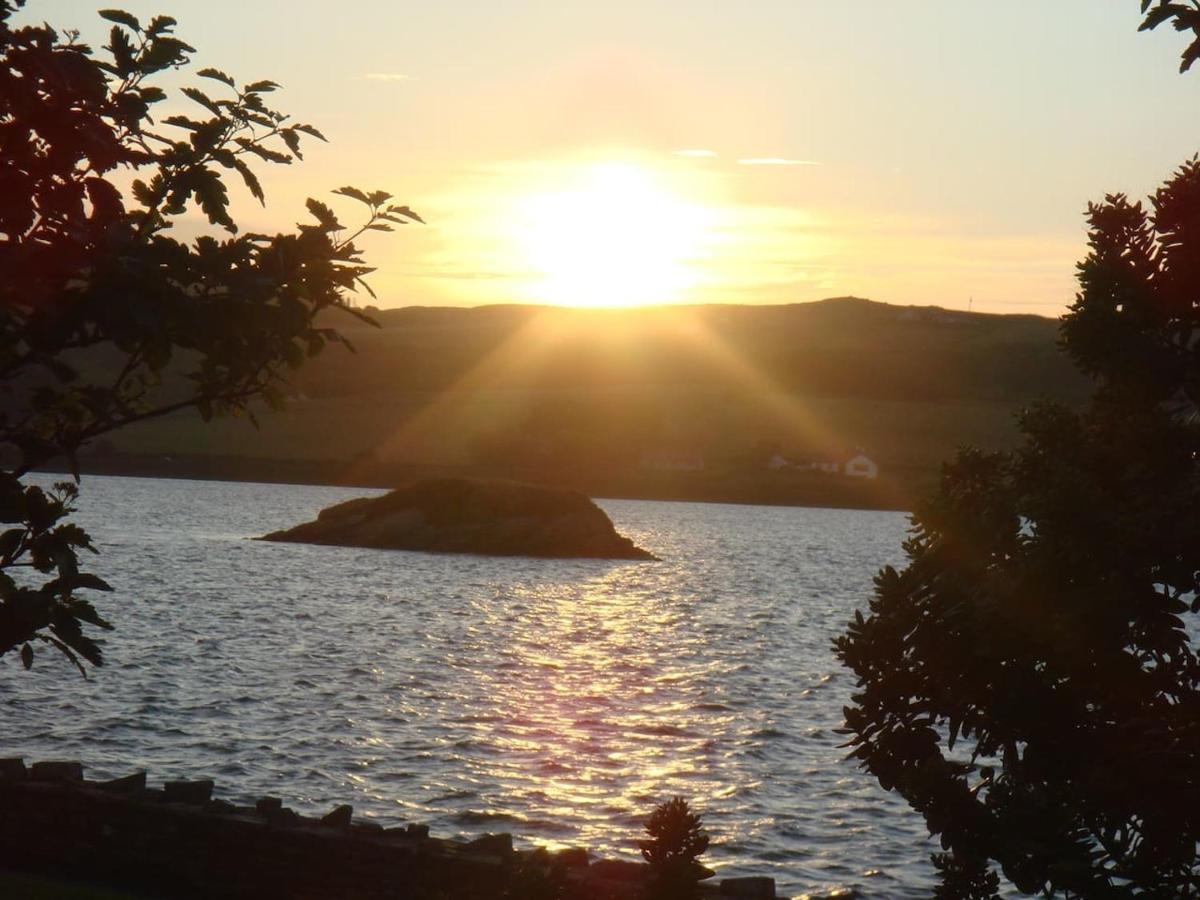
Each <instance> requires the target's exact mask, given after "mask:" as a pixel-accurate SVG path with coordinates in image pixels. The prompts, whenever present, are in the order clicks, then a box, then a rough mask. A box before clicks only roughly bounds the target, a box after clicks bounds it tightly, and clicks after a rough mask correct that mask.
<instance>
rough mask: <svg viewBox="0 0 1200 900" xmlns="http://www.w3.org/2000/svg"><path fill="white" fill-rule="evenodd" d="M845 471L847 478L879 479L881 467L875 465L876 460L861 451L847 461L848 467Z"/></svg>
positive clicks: (846, 466)
mask: <svg viewBox="0 0 1200 900" xmlns="http://www.w3.org/2000/svg"><path fill="white" fill-rule="evenodd" d="M843 471H844V472H845V473H846V477H847V478H878V477H879V466H878V465H876V464H875V460H873V459H871V457H869V456H867V454H865V453H863V452H862V451H861V450H860V451H859V452H858V453H857V454H856V455H855V456H852V457H850V459H848V460H846V465H845V468H844V469H843Z"/></svg>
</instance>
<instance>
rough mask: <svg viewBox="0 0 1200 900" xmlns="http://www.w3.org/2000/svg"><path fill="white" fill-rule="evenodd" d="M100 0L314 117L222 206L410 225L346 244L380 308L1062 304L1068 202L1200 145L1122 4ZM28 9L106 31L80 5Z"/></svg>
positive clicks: (1147, 180)
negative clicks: (161, 18)
mask: <svg viewBox="0 0 1200 900" xmlns="http://www.w3.org/2000/svg"><path fill="white" fill-rule="evenodd" d="M124 7H125V8H127V9H129V10H130V11H131V12H133V13H134V14H136V15H138V16H140V17H142V18H143V19H148V18H149V17H150V16H152V15H153V14H155V13H168V14H171V15H173V16H175V17H176V18H177V19H179V23H180V24H179V28H178V34H179V36H180V37H182V38H183V39H184V40H187V41H188V42H189V43H191V44H193V45H194V46H196V47H197V50H198V53H197V56H196V63H197V65H196V67H199V66H204V65H213V66H217V67H219V68H222V69H225V70H226V71H228V72H230V73H231V74H233V75H234V76H235V77H236V78H238V79H239V80H243V81H250V80H254V79H258V78H273V79H275V80H277V81H279V82H280V83H282V84H283V85H284V88H285V90H283V91H281V92H280V93H278V94H277V95H276V98H277V102H278V105H279V107H280V108H282V109H284V110H286V111H288V112H290V113H293V114H294V115H295V116H296V117H297V118H298V119H300V120H302V121H307V122H311V123H313V124H315V125H317V126H318V127H319V128H321V129H322V130H323V131H324V132H325V133H326V134H327V135H328V136H329V137H330V139H331V143H330V144H329V145H328V146H320V147H315V146H314V147H311V148H310V151H309V152H307V153H306V161H305V162H304V163H303V164H301V165H299V166H293V167H290V168H287V169H284V168H282V167H276V168H275V169H274V170H273V171H270V172H269V173H267V174H266V177H265V178H264V183H265V186H266V188H267V194H268V207H267V208H266V209H265V210H264V209H260V208H258V207H257V205H256V204H255V203H254V202H253V201H252V200H250V199H249V198H245V197H243V198H240V199H239V200H238V203H237V212H238V214H239V216H240V221H242V222H243V224H244V225H245V226H246V227H249V228H254V229H256V230H262V229H272V228H285V227H288V226H290V225H291V224H292V223H294V222H295V221H297V220H298V219H299V218H302V216H303V201H304V198H305V197H306V196H309V195H314V196H318V197H321V198H322V199H326V200H328V199H329V197H328V194H327V192H328V190H330V189H333V188H336V187H338V186H340V185H343V184H353V185H357V186H360V187H363V188H368V189H373V188H383V189H386V190H389V191H391V192H392V193H394V194H395V195H396V197H397V199H398V200H399V201H401V202H404V203H408V204H410V205H411V206H412V207H413V208H414V209H416V210H417V211H418V212H420V213H421V214H422V215H423V216H424V217H425V218H426V220H427V221H428V223H429V224H428V225H427V226H425V227H422V226H413V227H410V228H406V229H404V230H402V232H401V233H400V234H397V235H372V236H371V239H370V241H369V242H368V245H367V251H368V256H369V259H370V261H371V262H372V263H373V264H375V265H377V266H378V267H379V271H378V272H377V273H376V274H375V275H374V276H373V278H372V279H371V283H372V285H373V287H374V288H375V290H376V292H377V293H378V294H379V298H380V299H379V303H380V305H383V306H404V305H414V304H423V305H440V304H468V305H477V304H484V303H509V302H560V303H572V304H574V303H589V304H590V303H612V304H614V305H625V304H630V303H650V302H739V303H781V302H798V301H807V300H816V299H820V298H823V297H828V296H837V295H846V294H855V295H858V296H865V297H869V298H871V299H875V300H880V301H885V302H889V303H903V304H907V303H915V304H939V305H942V306H947V307H952V308H966V307H967V305H968V303H969V302H970V301H972V300H973V308H974V309H975V310H977V311H994V312H1037V313H1043V314H1048V315H1057V314H1059V313H1060V312H1061V311H1062V310H1063V309H1064V307H1065V306H1066V305H1067V304H1068V303H1070V302H1071V299H1072V297H1073V294H1074V265H1075V263H1076V262H1077V261H1078V259H1079V258H1080V256H1081V255H1082V253H1083V247H1084V232H1083V216H1082V214H1083V211H1084V208H1085V206H1086V203H1087V201H1088V200H1095V199H1099V198H1101V197H1102V196H1103V195H1104V193H1105V192H1108V191H1125V192H1128V193H1131V194H1135V195H1141V194H1144V193H1146V192H1148V191H1150V190H1151V189H1153V187H1154V186H1155V185H1156V184H1157V183H1158V182H1159V181H1161V180H1162V178H1163V177H1165V176H1166V175H1167V174H1168V173H1169V172H1170V171H1171V169H1172V168H1174V166H1176V165H1177V164H1178V163H1179V162H1181V161H1182V160H1183V159H1184V158H1186V157H1189V156H1190V155H1191V154H1192V153H1194V152H1195V151H1196V150H1197V149H1200V117H1197V116H1196V115H1195V112H1196V109H1197V99H1200V75H1197V74H1193V75H1192V76H1190V77H1189V76H1180V75H1179V74H1177V71H1176V69H1177V59H1178V52H1179V50H1180V49H1181V46H1182V43H1181V42H1182V38H1181V37H1179V36H1177V35H1174V34H1172V33H1170V32H1163V33H1154V34H1150V35H1145V34H1138V33H1137V31H1136V29H1137V25H1138V20H1139V17H1138V3H1137V0H1055V2H1054V3H1047V2H1045V0H1007V2H1005V3H1003V4H997V3H994V2H990V0H958V2H950V0H927V2H916V0H913V2H909V3H895V2H894V0H859V2H856V3H853V4H848V3H847V4H839V3H828V2H825V0H779V2H767V0H754V2H744V3H738V4H733V3H722V2H699V0H687V2H685V0H672V2H666V0H640V2H632V0H609V2H604V3H571V2H560V3H555V4H550V3H540V2H533V0H525V2H505V0H487V2H483V0H479V2H447V3H443V4H439V5H437V6H436V8H435V7H434V6H433V5H432V4H427V3H422V4H417V3H410V2H382V0H379V2H368V0H343V2H341V3H338V4H327V3H317V2H315V0H294V2H268V0H253V2H246V0H241V2H233V0H205V2H197V0H175V2H173V3H172V2H170V0H156V2H142V0H137V2H129V3H126V4H124ZM22 16H23V17H24V18H32V19H39V20H40V19H45V20H47V21H49V22H50V23H51V24H52V25H55V26H58V27H64V28H67V27H73V28H79V29H81V30H82V31H83V33H84V37H85V39H88V40H90V41H91V42H93V43H103V38H102V35H103V34H104V31H103V28H102V23H100V21H99V20H98V19H97V17H96V16H95V12H94V5H93V4H92V3H86V2H80V0H30V4H29V7H28V9H27V10H26V12H24V13H23V14H22ZM184 74H185V76H186V73H184ZM176 80H178V79H176ZM186 82H187V79H186V77H185V78H184V79H183V83H186ZM184 102H186V101H184ZM364 302H366V299H365V298H364Z"/></svg>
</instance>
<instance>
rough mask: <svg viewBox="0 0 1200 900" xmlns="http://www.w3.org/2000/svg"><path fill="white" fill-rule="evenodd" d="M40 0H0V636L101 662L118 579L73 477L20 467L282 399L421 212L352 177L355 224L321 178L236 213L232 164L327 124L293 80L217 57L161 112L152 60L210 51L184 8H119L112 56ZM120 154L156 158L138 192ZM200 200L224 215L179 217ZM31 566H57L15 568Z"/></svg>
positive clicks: (140, 164) (275, 156) (175, 60)
mask: <svg viewBox="0 0 1200 900" xmlns="http://www.w3.org/2000/svg"><path fill="white" fill-rule="evenodd" d="M23 5H24V0H0V461H2V464H3V467H4V468H3V471H2V472H0V524H3V525H6V526H8V527H7V529H6V530H4V531H3V532H2V533H0V655H3V654H4V653H6V652H8V651H10V650H13V649H15V648H17V647H20V648H21V657H22V659H23V661H24V662H25V665H26V666H29V665H30V664H31V661H32V658H33V650H32V645H31V643H30V642H31V641H34V640H39V641H45V642H48V643H50V644H52V645H53V646H55V647H57V648H58V649H60V650H61V651H62V652H64V653H65V654H66V655H67V656H68V657H69V658H70V659H71V660H72V661H73V662H75V664H76V665H77V666H79V667H80V670H81V671H83V667H82V665H81V663H80V661H79V660H80V658H82V659H84V660H87V661H89V662H91V663H93V664H94V665H99V664H100V661H101V653H100V649H99V647H98V646H97V644H96V643H95V641H93V640H92V639H91V638H89V637H87V636H86V635H85V634H84V632H83V628H82V626H83V625H84V624H90V625H94V626H99V627H101V628H107V627H109V626H108V623H107V622H105V621H104V620H103V619H102V618H101V617H100V616H99V615H98V614H97V612H96V610H95V609H94V608H93V607H92V606H91V604H90V603H89V602H88V601H87V600H85V599H83V598H81V597H79V596H78V595H77V593H76V592H77V591H79V590H81V589H100V590H105V589H107V585H105V584H104V582H103V581H101V580H100V579H98V578H96V577H95V576H91V575H87V574H85V573H81V572H80V571H79V566H78V556H77V553H78V551H80V550H82V549H91V545H90V542H89V540H88V536H87V535H86V534H85V533H84V532H83V531H82V530H81V529H80V528H78V527H77V526H74V525H70V524H65V523H64V522H63V519H64V518H65V517H66V516H67V515H68V514H69V513H70V511H71V504H72V501H73V500H74V498H75V488H74V486H73V485H69V484H64V485H59V486H58V487H57V488H56V489H55V490H54V491H52V492H50V493H46V492H44V491H42V490H40V489H39V488H37V487H34V486H28V485H25V484H24V483H23V482H22V477H23V476H24V475H25V474H26V473H27V472H29V471H30V470H31V469H33V468H35V467H37V466H40V465H42V464H44V463H46V462H48V461H50V460H51V459H53V458H55V457H60V458H63V459H65V460H67V462H68V463H69V465H70V466H71V468H72V470H73V471H75V474H76V479H78V472H77V470H76V465H75V454H76V451H77V449H78V448H79V447H80V446H82V445H83V444H85V443H87V442H88V441H90V440H92V439H94V438H96V437H98V436H100V435H103V434H106V433H107V432H109V431H112V430H114V429H116V428H120V427H122V426H124V425H127V424H130V423H132V422H138V421H142V420H145V419H149V418H154V417H157V416H162V415H166V414H168V413H171V412H175V411H177V410H182V409H187V408H189V407H191V408H194V409H196V410H198V411H199V413H200V415H201V416H203V417H204V418H205V419H206V420H207V419H209V418H211V417H212V416H214V415H221V414H227V413H232V414H249V413H250V410H249V404H250V402H251V401H252V400H254V399H256V398H261V399H263V400H265V401H267V402H268V403H272V402H275V401H277V400H278V398H279V385H280V384H281V382H282V380H283V378H284V375H285V373H286V371H287V370H288V369H289V368H292V367H295V366H298V365H299V364H300V363H301V362H302V361H303V360H304V359H305V358H306V357H308V356H312V355H314V354H316V353H319V352H320V351H321V350H322V349H323V348H324V347H325V346H326V345H327V344H329V343H333V342H340V343H345V342H344V341H343V339H342V338H341V337H340V336H339V335H338V333H337V332H336V331H335V330H333V329H331V328H329V327H326V326H325V325H323V324H322V323H320V322H318V320H317V316H318V314H320V313H321V312H323V311H324V310H327V309H340V310H344V311H346V312H349V313H351V314H353V315H357V316H359V318H366V317H365V316H363V315H362V314H361V313H359V312H358V311H357V310H355V309H354V307H353V305H352V303H351V302H350V300H349V299H348V296H349V294H348V292H350V291H353V290H354V289H355V288H356V287H358V286H363V284H364V283H363V281H362V278H363V276H364V275H365V274H367V273H368V272H370V271H371V270H370V269H369V268H368V267H366V266H365V264H364V263H363V260H362V258H361V256H360V254H359V251H358V248H357V247H356V245H355V243H354V241H355V240H356V239H357V238H358V237H359V235H361V234H362V233H363V232H364V231H366V230H378V231H388V230H391V226H392V225H394V224H403V223H405V222H406V221H409V220H418V221H419V219H418V217H417V216H416V214H414V213H413V212H412V211H411V210H409V209H408V208H407V207H403V206H395V205H392V204H391V203H390V202H389V201H390V199H391V198H390V196H389V195H388V194H386V193H383V192H381V191H377V192H374V193H370V194H367V193H364V192H362V191H359V190H357V189H355V188H342V189H340V190H339V191H336V192H335V193H338V194H341V195H343V196H346V197H350V198H353V199H354V200H357V201H359V202H361V203H363V204H364V205H365V207H366V218H365V221H364V222H363V223H362V224H361V226H360V227H359V228H358V229H356V230H354V231H353V232H352V233H350V234H346V233H345V232H344V231H343V228H342V225H341V223H340V222H339V221H338V219H337V217H336V216H335V214H334V213H333V211H332V210H330V209H329V207H327V206H326V205H325V204H323V203H320V202H319V201H317V200H309V201H308V210H309V212H310V214H311V215H312V217H313V219H314V222H313V223H310V224H305V225H301V226H299V228H298V230H297V231H295V232H293V233H288V234H276V235H265V234H238V228H237V225H236V223H235V222H234V221H233V219H232V218H231V216H230V213H229V197H228V189H227V186H226V176H228V175H230V174H232V173H236V174H237V176H238V177H239V179H240V180H241V181H243V182H244V184H245V186H246V188H247V189H248V190H249V191H250V193H251V194H252V195H253V196H254V197H255V198H256V199H258V200H259V201H260V202H263V200H264V196H263V191H262V188H261V186H260V184H259V181H258V178H257V176H256V175H255V173H254V169H253V166H252V164H255V163H263V162H267V163H280V164H288V163H291V162H292V161H293V160H298V159H300V158H301V142H302V140H305V139H309V138H316V139H318V140H324V138H323V137H322V135H321V133H320V132H319V131H317V129H315V128H313V127H312V126H311V125H306V124H302V123H295V122H292V120H290V119H289V118H288V117H287V116H285V115H283V114H282V113H279V112H277V111H275V110H273V109H271V108H270V107H269V106H268V105H267V103H266V101H265V99H264V98H265V97H266V96H267V95H268V94H270V93H271V92H272V91H274V90H275V89H276V87H278V86H277V85H276V84H275V83H274V82H271V81H257V82H253V83H251V84H246V85H241V86H239V85H238V84H237V82H235V81H234V80H233V79H232V78H231V77H230V76H228V75H226V74H225V73H223V72H220V71H218V70H216V69H211V68H208V69H201V70H199V72H197V75H199V76H200V77H202V78H205V79H208V81H209V82H210V83H211V84H212V86H213V88H214V89H215V91H214V92H213V96H210V95H209V94H208V93H205V92H204V91H202V90H200V89H199V88H196V87H186V88H184V89H183V91H182V93H183V95H184V96H185V97H186V98H187V99H188V100H189V101H191V103H193V104H194V107H195V109H196V112H195V113H194V114H193V115H171V116H166V117H164V118H162V119H161V120H155V119H154V118H153V117H152V115H151V110H152V108H153V107H154V105H155V104H157V103H160V102H161V101H162V100H163V99H164V98H165V97H166V94H165V93H164V92H163V90H162V89H161V88H159V87H157V86H155V85H154V84H152V81H153V77H154V76H155V75H156V74H158V73H160V72H162V71H164V70H166V69H171V68H179V67H181V66H184V65H186V64H187V63H188V62H189V60H190V55H191V54H192V53H193V52H194V50H193V48H192V47H190V46H188V45H187V44H185V43H184V42H183V41H181V40H179V39H178V38H176V37H175V36H174V33H173V32H174V26H175V20H174V19H171V18H170V17H167V16H157V17H155V18H154V19H153V20H152V21H150V22H149V23H148V24H146V25H144V26H143V25H142V24H141V23H140V22H139V21H138V20H137V19H136V18H135V17H134V16H132V15H130V14H129V13H126V12H123V11H120V10H103V11H101V13H100V15H101V16H103V17H104V18H105V19H107V20H108V21H110V22H111V23H112V29H111V32H110V36H109V43H108V44H107V46H106V47H105V48H104V50H105V53H104V55H103V56H102V57H96V56H93V54H92V51H91V49H90V48H89V47H87V46H86V45H84V44H81V43H79V42H78V38H77V35H75V34H68V35H67V36H66V38H65V39H64V38H63V37H61V36H60V35H59V34H57V33H56V32H55V31H54V30H53V29H51V28H50V27H49V26H46V25H40V26H29V27H23V28H16V27H13V26H12V24H11V17H12V15H13V13H14V12H15V11H16V10H17V9H18V8H20V7H21V6H23ZM123 171H124V172H133V173H135V174H136V175H137V176H138V177H136V178H134V179H133V180H132V186H131V188H130V190H129V194H128V195H126V194H125V193H124V192H123V191H122V190H121V188H120V187H119V186H118V184H117V183H116V181H115V180H114V178H115V176H117V175H118V174H120V173H121V172H123ZM189 209H198V210H199V211H200V213H201V214H202V215H203V216H204V217H205V218H206V219H207V221H208V222H209V223H210V224H211V225H212V226H213V227H214V228H216V229H220V230H223V231H224V232H226V233H227V236H226V237H224V238H223V239H218V238H217V237H216V236H204V237H200V238H198V239H197V240H195V241H194V242H192V243H185V242H182V241H180V240H178V239H176V238H174V237H173V236H172V228H173V226H174V224H175V223H176V222H177V221H178V220H179V217H180V216H181V215H183V214H184V213H185V212H187V211H188V210H189ZM368 290H369V289H368ZM368 321H369V320H368ZM20 569H32V570H34V571H36V572H39V573H42V574H43V575H46V576H51V577H50V578H49V579H48V580H45V581H43V582H41V583H40V584H39V583H37V580H36V578H35V579H30V578H23V579H20V580H19V581H18V580H17V579H14V577H13V574H15V572H16V571H17V570H20Z"/></svg>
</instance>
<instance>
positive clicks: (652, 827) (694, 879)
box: [638, 797, 711, 900]
mask: <svg viewBox="0 0 1200 900" xmlns="http://www.w3.org/2000/svg"><path fill="white" fill-rule="evenodd" d="M646 833H647V834H649V835H650V839H649V840H645V841H639V842H638V846H639V847H640V848H641V851H642V858H643V859H645V860H646V862H648V863H649V864H650V877H649V881H648V884H647V897H648V898H649V900H691V898H693V897H698V896H699V895H700V887H699V883H700V879H701V878H702V877H704V875H705V874H706V873H707V874H711V873H710V872H707V870H706V869H705V868H704V867H703V866H702V865H700V862H699V858H700V855H701V854H703V853H704V851H705V850H707V849H708V834H707V833H706V832H705V831H704V829H703V827H702V825H701V822H700V816H698V815H696V814H695V813H693V812H692V811H691V809H690V808H689V807H688V804H687V801H686V800H684V799H683V798H682V797H673V798H672V799H670V800H668V801H666V802H665V803H662V804H659V805H658V806H657V807H655V809H654V812H653V813H652V814H651V816H650V818H649V819H647V820H646Z"/></svg>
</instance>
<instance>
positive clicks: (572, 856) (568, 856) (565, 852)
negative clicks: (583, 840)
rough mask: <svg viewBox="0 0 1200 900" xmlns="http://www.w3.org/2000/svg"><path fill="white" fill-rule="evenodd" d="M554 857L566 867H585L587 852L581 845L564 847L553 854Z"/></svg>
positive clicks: (586, 864)
mask: <svg viewBox="0 0 1200 900" xmlns="http://www.w3.org/2000/svg"><path fill="white" fill-rule="evenodd" d="M554 859H555V860H557V861H558V862H561V863H562V864H563V865H564V866H565V867H566V868H568V869H586V868H587V867H588V852H587V850H585V849H584V848H583V847H564V848H563V849H562V850H559V851H558V852H557V853H555V854H554Z"/></svg>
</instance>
